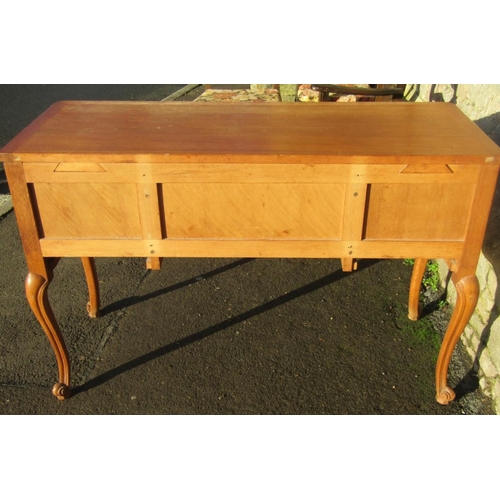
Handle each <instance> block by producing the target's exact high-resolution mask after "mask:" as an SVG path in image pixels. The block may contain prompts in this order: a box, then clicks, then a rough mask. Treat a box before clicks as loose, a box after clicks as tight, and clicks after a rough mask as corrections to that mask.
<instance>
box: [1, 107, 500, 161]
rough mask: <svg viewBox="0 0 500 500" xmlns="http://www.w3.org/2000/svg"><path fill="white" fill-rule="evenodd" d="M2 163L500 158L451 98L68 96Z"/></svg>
mask: <svg viewBox="0 0 500 500" xmlns="http://www.w3.org/2000/svg"><path fill="white" fill-rule="evenodd" d="M0 161H7V162H9V161H10V162H12V161H109V162H123V161H128V162H130V161H139V162H177V161H182V162H186V161H195V162H202V161H211V162H221V161H222V162H230V161H236V162H249V163H252V162H255V163H258V162H264V163H268V162H270V161H271V162H273V163H287V162H288V163H289V162H298V163H304V162H311V161H313V162H316V163H322V162H332V161H334V162H336V163H339V162H345V163H365V162H366V163H377V162H380V161H384V162H396V163H400V162H401V163H403V162H406V163H408V162H415V161H419V162H426V161H432V162H434V163H435V162H436V161H443V162H445V163H478V162H479V163H484V162H495V163H498V162H500V148H499V147H498V146H497V145H496V144H495V143H494V142H493V141H491V140H490V139H489V138H488V137H487V136H486V135H485V134H484V133H483V132H482V131H481V130H480V129H479V128H478V127H477V126H476V125H475V124H474V123H472V122H471V121H470V120H469V119H468V118H467V117H466V116H465V115H464V114H463V113H462V112H461V111H460V110H459V109H458V108H457V107H456V106H455V105H453V104H448V103H407V102H390V103H383V102H375V103H367V102H362V103H328V102H325V103H310V104H304V103H281V102H280V103H259V104H255V103H231V104H228V103H196V102H195V103H193V102H150V101H148V102H120V101H62V102H58V103H56V104H54V105H52V106H51V107H50V108H49V109H48V110H47V111H45V112H44V113H43V114H42V115H41V116H40V117H39V118H37V119H36V120H35V121H34V122H33V123H32V124H31V125H30V126H28V127H27V128H26V129H25V130H23V131H22V132H21V133H20V134H19V135H18V136H17V137H15V138H14V139H13V140H12V141H11V142H9V143H8V144H7V145H6V146H5V147H4V148H3V149H1V150H0Z"/></svg>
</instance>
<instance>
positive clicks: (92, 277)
mask: <svg viewBox="0 0 500 500" xmlns="http://www.w3.org/2000/svg"><path fill="white" fill-rule="evenodd" d="M82 264H83V270H84V271H85V278H86V280H87V286H88V288H89V301H88V303H87V312H88V313H89V316H90V317H91V318H96V317H97V316H98V315H99V305H100V304H99V302H100V297H99V282H98V281H97V271H96V268H95V261H94V259H93V258H92V257H82Z"/></svg>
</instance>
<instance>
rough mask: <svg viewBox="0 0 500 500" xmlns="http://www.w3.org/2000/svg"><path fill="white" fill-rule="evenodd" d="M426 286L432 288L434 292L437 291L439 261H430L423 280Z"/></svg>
mask: <svg viewBox="0 0 500 500" xmlns="http://www.w3.org/2000/svg"><path fill="white" fill-rule="evenodd" d="M422 283H423V285H424V286H425V287H426V288H430V289H431V290H432V291H433V292H437V291H438V288H439V265H438V263H437V262H431V261H429V262H428V263H427V269H426V271H425V274H424V279H423V280H422Z"/></svg>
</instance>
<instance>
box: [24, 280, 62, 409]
mask: <svg viewBox="0 0 500 500" xmlns="http://www.w3.org/2000/svg"><path fill="white" fill-rule="evenodd" d="M48 284H49V281H48V280H46V279H45V278H44V277H43V276H40V275H38V274H34V273H28V276H26V281H25V288H26V297H27V299H28V302H29V305H30V307H31V309H32V311H33V312H34V313H35V316H36V318H37V319H38V321H39V323H40V325H41V327H42V328H43V330H44V332H45V334H46V335H47V337H48V339H49V341H50V343H51V345H52V349H53V350H54V354H55V355H56V360H57V367H58V370H59V383H58V384H56V385H55V386H54V389H53V390H52V392H53V394H54V395H55V396H56V397H57V398H58V399H65V398H67V397H69V387H70V363H69V355H68V351H67V349H66V345H65V344H64V339H63V337H62V335H61V332H60V330H59V327H58V325H57V322H56V320H55V318H54V313H53V312H52V309H51V307H50V304H49V301H48V298H47V285H48Z"/></svg>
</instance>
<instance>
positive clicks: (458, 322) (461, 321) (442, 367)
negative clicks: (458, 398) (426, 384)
mask: <svg viewBox="0 0 500 500" xmlns="http://www.w3.org/2000/svg"><path fill="white" fill-rule="evenodd" d="M452 279H453V278H452ZM453 282H454V283H455V288H456V290H457V303H456V306H455V310H454V311H453V314H452V316H451V320H450V324H449V325H448V329H447V330H446V334H445V336H444V339H443V343H442V345H441V350H440V351H439V356H438V361H437V365H436V400H437V402H438V403H441V404H443V405H446V404H448V403H449V402H450V401H453V399H455V392H454V391H453V389H451V388H450V387H449V386H448V382H447V376H448V368H449V366H450V360H451V355H452V354H453V349H454V348H455V346H456V344H457V342H458V339H459V338H460V335H461V334H462V332H463V331H464V329H465V327H466V326H467V323H468V322H469V320H470V318H471V316H472V314H473V313H474V309H475V308H476V304H477V300H478V297H479V283H478V281H477V278H476V276H465V277H463V278H462V279H460V280H458V281H455V279H453Z"/></svg>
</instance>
